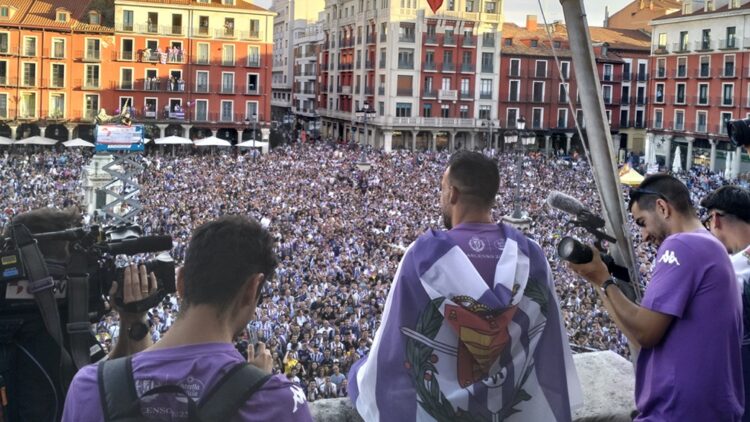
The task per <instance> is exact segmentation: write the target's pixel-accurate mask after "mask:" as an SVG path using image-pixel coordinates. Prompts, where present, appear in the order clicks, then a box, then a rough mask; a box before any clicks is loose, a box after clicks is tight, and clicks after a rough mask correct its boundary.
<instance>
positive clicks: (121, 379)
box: [97, 356, 143, 422]
mask: <svg viewBox="0 0 750 422" xmlns="http://www.w3.org/2000/svg"><path fill="white" fill-rule="evenodd" d="M97 382H98V384H99V397H100V399H101V403H102V413H103V414H104V420H105V422H110V421H128V420H132V421H138V420H142V419H143V416H142V415H141V408H140V402H139V401H138V393H137V392H136V391H135V381H134V380H133V361H132V356H127V357H123V358H119V359H112V360H105V361H103V362H99V367H98V368H97Z"/></svg>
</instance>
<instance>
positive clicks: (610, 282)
mask: <svg viewBox="0 0 750 422" xmlns="http://www.w3.org/2000/svg"><path fill="white" fill-rule="evenodd" d="M612 285H614V286H615V287H617V283H615V280H613V279H611V278H608V279H606V280H605V281H604V283H602V291H603V292H604V296H607V297H609V295H608V294H607V287H609V286H612Z"/></svg>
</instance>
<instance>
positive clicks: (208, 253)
mask: <svg viewBox="0 0 750 422" xmlns="http://www.w3.org/2000/svg"><path fill="white" fill-rule="evenodd" d="M273 248H274V240H273V237H272V236H271V234H270V233H269V232H268V230H266V229H264V228H263V227H262V226H261V225H260V224H259V223H258V222H257V221H255V220H253V219H250V218H246V217H241V216H226V217H221V218H219V219H218V220H215V221H212V222H210V223H206V224H203V225H202V226H200V227H198V229H196V230H195V232H193V237H192V239H191V240H190V244H189V245H188V249H187V253H186V255H185V266H184V267H182V276H183V282H184V284H185V285H184V295H183V306H184V307H185V308H187V307H189V306H190V305H199V304H208V305H211V306H214V307H215V308H217V309H219V310H221V311H224V310H227V309H228V308H229V305H230V304H231V303H232V301H233V300H234V298H235V297H236V296H237V293H238V292H239V290H240V289H241V288H242V286H243V285H244V284H245V282H247V281H248V279H249V278H250V277H251V276H252V275H253V274H261V273H262V274H264V275H265V280H264V282H265V281H267V280H270V279H271V278H272V277H273V273H274V270H275V269H276V266H277V264H278V261H277V260H276V253H275V252H274V250H273ZM262 285H263V283H261V285H260V286H258V297H260V291H261V288H262Z"/></svg>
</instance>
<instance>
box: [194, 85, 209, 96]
mask: <svg viewBox="0 0 750 422" xmlns="http://www.w3.org/2000/svg"><path fill="white" fill-rule="evenodd" d="M195 92H196V93H199V94H207V93H208V92H209V88H208V84H198V85H196V86H195Z"/></svg>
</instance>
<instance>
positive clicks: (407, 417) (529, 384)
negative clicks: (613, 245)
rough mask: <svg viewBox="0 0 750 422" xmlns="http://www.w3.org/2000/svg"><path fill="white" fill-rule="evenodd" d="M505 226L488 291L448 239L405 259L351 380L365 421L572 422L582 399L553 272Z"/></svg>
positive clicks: (425, 244) (432, 239)
mask: <svg viewBox="0 0 750 422" xmlns="http://www.w3.org/2000/svg"><path fill="white" fill-rule="evenodd" d="M501 227H502V229H503V232H504V235H505V238H506V243H505V247H504V249H503V252H502V255H501V257H500V260H499V261H498V264H497V268H496V271H495V280H494V284H493V286H492V288H490V287H489V286H488V285H487V283H486V282H485V281H484V280H483V279H482V277H481V276H480V275H479V273H478V272H477V271H476V269H475V268H474V266H473V265H472V264H471V262H470V261H469V258H468V257H467V256H466V255H465V254H464V252H463V251H462V250H461V249H460V248H459V247H458V246H457V245H456V244H455V243H454V242H453V241H452V240H451V239H450V238H449V237H448V236H447V235H446V234H445V232H438V231H428V232H427V233H425V234H423V235H422V236H420V238H419V239H417V241H415V242H414V243H413V244H412V245H411V246H410V247H409V249H408V250H407V251H406V254H405V255H404V258H403V259H402V261H401V263H400V265H399V268H398V271H397V272H396V277H395V280H394V282H393V284H392V286H391V290H390V293H389V295H388V299H387V301H386V305H385V310H384V312H383V317H382V322H381V325H380V327H379V328H378V330H377V332H376V334H375V338H374V342H373V346H372V348H371V349H370V354H369V356H367V357H365V358H363V359H361V360H359V361H358V362H356V363H355V364H354V366H353V367H352V369H351V371H350V372H349V386H350V388H349V395H350V398H351V400H352V401H353V403H354V405H355V407H356V409H357V411H358V412H359V413H360V415H362V417H363V418H364V420H366V421H368V422H370V421H433V420H436V421H490V422H491V421H570V420H571V403H573V406H576V405H578V404H580V402H581V391H580V385H579V383H578V377H577V374H576V372H575V367H574V366H573V360H572V356H571V353H570V348H569V346H568V338H567V334H566V333H565V331H564V327H563V325H562V320H561V316H560V309H559V306H558V300H557V297H556V294H555V290H554V284H553V280H552V277H551V274H550V268H549V265H548V263H547V260H546V258H545V257H544V254H543V252H542V250H541V248H540V247H539V246H538V245H537V244H536V243H534V242H532V241H530V240H529V239H527V238H526V237H525V236H524V235H523V234H521V233H520V232H518V231H517V230H515V229H513V228H511V227H509V226H506V225H502V226H501ZM508 298H509V299H508Z"/></svg>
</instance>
